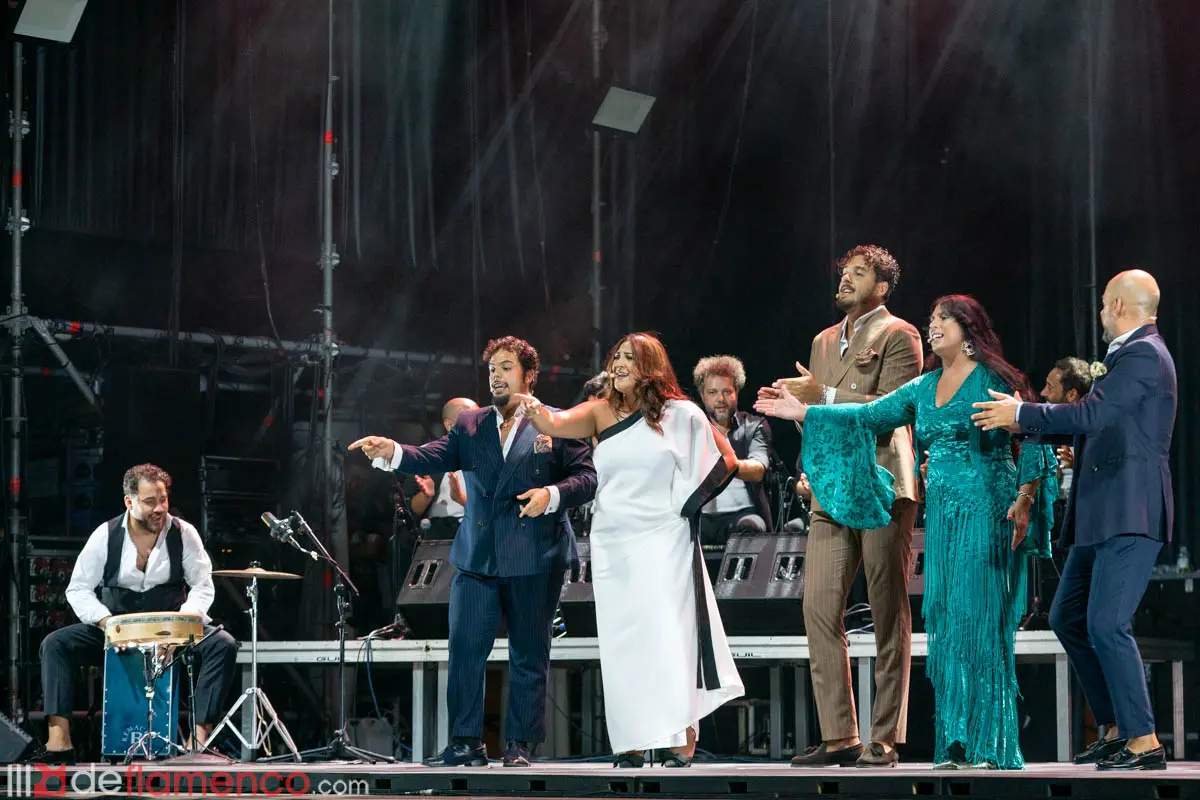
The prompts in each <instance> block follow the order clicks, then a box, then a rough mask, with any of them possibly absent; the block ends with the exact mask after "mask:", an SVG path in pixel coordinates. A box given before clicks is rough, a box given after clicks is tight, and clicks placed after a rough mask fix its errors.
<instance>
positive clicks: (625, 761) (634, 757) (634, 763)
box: [613, 753, 646, 769]
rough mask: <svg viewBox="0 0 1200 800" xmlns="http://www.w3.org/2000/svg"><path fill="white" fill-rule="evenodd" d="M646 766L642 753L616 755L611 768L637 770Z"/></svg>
mask: <svg viewBox="0 0 1200 800" xmlns="http://www.w3.org/2000/svg"><path fill="white" fill-rule="evenodd" d="M645 765H646V757H645V755H644V754H642V753H618V754H617V757H616V758H615V759H614V760H613V766H614V767H617V768H619V769H637V768H639V767H643V766H645Z"/></svg>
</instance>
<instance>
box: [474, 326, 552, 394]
mask: <svg viewBox="0 0 1200 800" xmlns="http://www.w3.org/2000/svg"><path fill="white" fill-rule="evenodd" d="M499 350H508V351H510V352H512V353H515V354H516V356H517V362H518V363H520V365H521V370H522V371H523V372H524V373H525V380H526V381H527V382H528V383H529V388H530V389H532V388H533V387H534V386H535V385H536V384H537V379H538V370H539V369H541V366H542V362H541V359H539V358H538V351H537V348H535V347H534V346H533V345H531V344H530V343H529V342H527V341H525V340H524V339H519V338H517V337H516V336H501V337H500V338H499V339H492V340H491V341H489V342H488V343H487V347H485V348H484V349H483V360H484V363H486V362H488V361H491V360H492V356H494V355H496V352H497V351H499Z"/></svg>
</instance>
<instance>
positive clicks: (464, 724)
mask: <svg viewBox="0 0 1200 800" xmlns="http://www.w3.org/2000/svg"><path fill="white" fill-rule="evenodd" d="M564 575H565V568H564V569H556V570H554V571H553V572H550V573H543V574H540V575H523V576H521V577H518V578H488V577H484V576H482V575H472V574H470V573H466V572H458V573H457V574H456V575H455V576H454V582H453V583H452V584H451V586H450V666H449V670H450V674H449V686H448V687H447V693H446V706H447V711H448V712H449V714H450V735H451V736H452V737H459V738H465V739H472V740H475V739H479V738H480V737H482V735H483V690H484V682H485V679H486V672H487V657H488V654H489V653H491V652H492V647H493V646H494V645H495V643H496V631H497V630H498V629H499V627H500V615H501V614H502V613H503V614H504V618H505V619H506V620H507V622H508V716H507V719H506V721H505V726H506V738H507V739H509V740H511V741H515V742H529V743H530V744H537V743H539V742H542V741H543V740H544V739H545V738H546V677H547V675H548V673H549V671H550V625H551V623H552V622H553V621H554V609H555V608H556V606H557V605H558V598H559V595H560V594H561V593H562V585H563V578H564Z"/></svg>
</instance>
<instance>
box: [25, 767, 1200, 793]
mask: <svg viewBox="0 0 1200 800" xmlns="http://www.w3.org/2000/svg"><path fill="white" fill-rule="evenodd" d="M5 784H6V785H5V787H4V790H5V791H6V793H7V796H8V797H31V796H35V793H36V795H38V796H45V795H50V796H54V795H59V796H62V793H63V788H65V789H66V792H65V793H66V795H67V796H79V797H95V796H110V797H111V796H120V797H166V796H190V797H195V796H200V795H207V794H216V795H222V796H226V797H238V796H255V795H260V794H276V795H279V794H284V795H292V796H295V795H305V794H308V795H316V796H324V797H363V796H371V797H399V796H402V795H412V794H423V795H456V796H466V797H506V798H517V797H520V798H546V797H557V798H576V797H578V798H582V797H618V796H628V795H647V794H654V795H668V796H672V797H678V798H710V797H732V796H736V795H751V796H759V797H774V798H786V797H800V798H805V797H828V796H830V795H836V796H838V797H842V798H899V797H906V798H907V797H973V798H1005V799H1007V798H1022V799H1023V800H1028V799H1029V798H1035V797H1046V798H1058V797H1069V798H1074V799H1075V800H1079V799H1080V798H1097V799H1098V800H1099V799H1100V798H1121V799H1122V800H1125V799H1127V798H1128V799H1132V798H1153V799H1154V800H1160V799H1161V800H1177V799H1178V800H1185V799H1189V800H1190V799H1192V798H1195V799H1196V800H1200V762H1195V761H1184V762H1173V763H1172V764H1171V765H1170V766H1169V767H1168V768H1167V770H1166V771H1159V772H1137V773H1125V774H1114V773H1101V772H1097V771H1096V769H1095V768H1093V767H1076V766H1073V765H1064V764H1057V763H1054V764H1033V765H1030V766H1029V767H1028V768H1026V769H1025V770H1022V771H1019V772H994V771H955V772H948V771H934V770H933V769H932V765H930V764H928V763H925V764H920V763H916V764H901V765H900V766H897V767H894V768H891V769H859V768H854V767H850V768H846V767H842V768H838V767H830V768H825V769H793V768H791V767H790V766H788V765H787V764H786V763H783V764H781V763H769V762H754V763H748V762H699V763H694V764H693V765H692V766H691V767H689V768H686V769H666V768H663V767H659V766H652V767H643V768H642V769H622V770H618V769H614V768H613V767H612V765H611V763H609V762H607V761H605V762H599V763H597V762H535V763H534V765H533V766H532V767H529V768H526V769H517V768H505V767H503V766H502V765H501V764H500V763H499V762H496V763H494V764H492V765H491V766H488V767H477V768H458V769H437V768H430V767H424V766H421V765H419V764H411V763H406V762H402V763H397V764H357V763H346V762H328V763H319V764H309V763H306V764H295V763H293V762H285V763H275V764H251V763H241V762H228V763H226V762H222V761H219V760H217V759H215V758H208V757H189V758H176V759H171V760H167V761H156V762H138V763H135V764H133V765H131V766H129V767H123V766H120V765H113V764H109V763H98V764H82V765H79V766H76V767H67V768H65V769H64V768H61V767H60V768H53V767H38V766H26V765H9V766H8V767H7V768H6V771H5Z"/></svg>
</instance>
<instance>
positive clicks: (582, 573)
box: [559, 539, 596, 636]
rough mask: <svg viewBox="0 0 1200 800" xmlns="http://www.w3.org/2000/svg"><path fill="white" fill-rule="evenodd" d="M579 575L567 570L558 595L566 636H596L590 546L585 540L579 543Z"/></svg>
mask: <svg viewBox="0 0 1200 800" xmlns="http://www.w3.org/2000/svg"><path fill="white" fill-rule="evenodd" d="M578 546H579V575H578V577H575V576H573V575H572V574H571V571H570V570H567V577H566V579H565V580H564V581H563V588H562V594H561V595H559V598H560V599H559V608H560V609H561V610H562V617H563V622H564V623H566V626H567V632H566V635H567V636H595V635H596V599H595V595H594V594H593V592H592V545H591V543H590V542H589V541H588V540H587V539H580V540H579V543H578Z"/></svg>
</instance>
